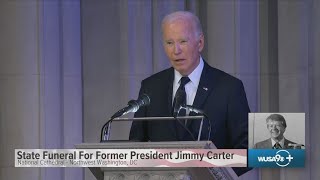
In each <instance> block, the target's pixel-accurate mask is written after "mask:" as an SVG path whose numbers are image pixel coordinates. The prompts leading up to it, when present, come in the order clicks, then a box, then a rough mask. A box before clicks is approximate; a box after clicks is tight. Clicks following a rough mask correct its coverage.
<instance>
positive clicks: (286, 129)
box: [248, 113, 305, 168]
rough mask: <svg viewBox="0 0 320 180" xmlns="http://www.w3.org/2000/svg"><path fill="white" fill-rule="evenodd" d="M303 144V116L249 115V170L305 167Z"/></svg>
mask: <svg viewBox="0 0 320 180" xmlns="http://www.w3.org/2000/svg"><path fill="white" fill-rule="evenodd" d="M304 144H305V114H304V113H249V148H250V149H249V150H248V166H249V167H259V168H263V167H271V168H295V167H304V166H305V146H304Z"/></svg>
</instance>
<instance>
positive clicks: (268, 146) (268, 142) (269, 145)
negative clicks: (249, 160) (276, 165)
mask: <svg viewBox="0 0 320 180" xmlns="http://www.w3.org/2000/svg"><path fill="white" fill-rule="evenodd" d="M289 144H297V143H295V142H292V141H289V140H288V139H284V147H282V149H292V147H290V146H289ZM253 148H254V149H272V148H273V147H272V142H271V138H269V139H266V140H264V141H261V142H258V143H256V144H255V145H254V147H253Z"/></svg>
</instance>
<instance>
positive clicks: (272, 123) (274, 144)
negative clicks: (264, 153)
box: [253, 114, 301, 149]
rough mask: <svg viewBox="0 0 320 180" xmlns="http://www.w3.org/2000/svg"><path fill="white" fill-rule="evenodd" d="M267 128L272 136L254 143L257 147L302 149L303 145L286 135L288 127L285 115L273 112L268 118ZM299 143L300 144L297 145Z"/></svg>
mask: <svg viewBox="0 0 320 180" xmlns="http://www.w3.org/2000/svg"><path fill="white" fill-rule="evenodd" d="M266 124H267V129H268V131H269V133H270V138H269V139H266V140H264V141H261V142H258V143H256V144H255V145H254V147H253V148H255V149H300V148H301V145H298V144H297V143H295V142H292V141H290V140H288V139H286V138H285V137H284V133H285V131H286V128H287V123H286V120H285V119H284V117H283V116H282V115H280V114H271V115H270V116H269V117H268V118H267V119H266ZM297 145H298V146H297Z"/></svg>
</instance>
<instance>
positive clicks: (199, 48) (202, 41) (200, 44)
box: [198, 34, 204, 52]
mask: <svg viewBox="0 0 320 180" xmlns="http://www.w3.org/2000/svg"><path fill="white" fill-rule="evenodd" d="M203 48H204V35H203V34H201V35H200V37H199V42H198V50H199V52H201V51H202V50H203Z"/></svg>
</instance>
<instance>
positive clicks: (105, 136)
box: [100, 94, 150, 142]
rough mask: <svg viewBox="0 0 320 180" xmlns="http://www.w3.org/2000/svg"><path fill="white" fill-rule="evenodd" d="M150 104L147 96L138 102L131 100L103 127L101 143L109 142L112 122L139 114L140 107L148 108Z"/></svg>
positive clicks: (142, 96)
mask: <svg viewBox="0 0 320 180" xmlns="http://www.w3.org/2000/svg"><path fill="white" fill-rule="evenodd" d="M149 104H150V97H149V96H148V95H147V94H142V95H141V96H140V97H139V98H138V99H137V100H130V101H129V102H128V105H127V106H126V107H124V108H122V109H120V110H119V111H118V112H116V113H115V114H114V115H112V116H111V118H110V119H109V120H108V121H107V122H106V123H105V124H104V125H103V126H102V128H101V135H100V142H104V141H107V140H109V136H110V129H111V122H112V121H113V119H114V118H117V117H120V116H123V115H125V114H128V113H129V112H137V111H138V110H139V108H140V107H143V106H148V105H149Z"/></svg>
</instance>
